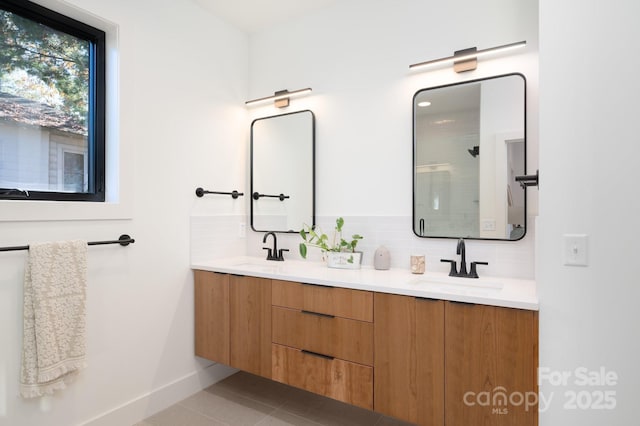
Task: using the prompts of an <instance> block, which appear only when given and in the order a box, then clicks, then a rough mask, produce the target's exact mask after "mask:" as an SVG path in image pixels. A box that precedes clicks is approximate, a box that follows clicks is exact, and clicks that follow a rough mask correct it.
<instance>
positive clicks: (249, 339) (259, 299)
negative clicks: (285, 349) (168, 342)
mask: <svg viewBox="0 0 640 426" xmlns="http://www.w3.org/2000/svg"><path fill="white" fill-rule="evenodd" d="M195 353H196V355H197V356H200V357H202V358H206V359H210V360H212V361H216V362H219V363H222V364H226V365H229V366H231V367H234V368H238V369H240V370H244V371H247V372H250V373H253V374H257V375H260V376H263V377H267V378H270V377H271V280H268V279H263V278H255V277H245V276H236V275H228V274H220V273H215V272H206V271H195Z"/></svg>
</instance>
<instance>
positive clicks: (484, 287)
mask: <svg viewBox="0 0 640 426" xmlns="http://www.w3.org/2000/svg"><path fill="white" fill-rule="evenodd" d="M411 283H412V284H415V285H418V286H420V287H424V288H425V289H426V290H432V291H437V292H440V293H449V294H461V295H470V296H490V295H492V294H497V293H499V292H500V291H502V287H503V284H502V283H499V282H493V281H484V280H481V281H480V280H477V279H475V278H457V277H448V278H418V279H415V280H413V281H412V282H411Z"/></svg>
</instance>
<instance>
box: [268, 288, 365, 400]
mask: <svg viewBox="0 0 640 426" xmlns="http://www.w3.org/2000/svg"><path fill="white" fill-rule="evenodd" d="M272 303H273V306H272V342H273V344H272V374H273V376H272V378H273V380H276V381H279V382H282V383H286V384H288V385H291V386H295V387H298V388H301V389H306V390H308V391H310V392H314V393H317V394H320V395H324V396H328V397H330V398H334V399H337V400H339V401H343V402H347V403H349V404H352V405H356V406H359V407H363V408H367V409H370V410H371V409H373V293H371V292H369V291H360V290H350V289H345V288H338V287H327V286H317V285H310V284H302V283H295V282H288V281H278V280H273V281H272Z"/></svg>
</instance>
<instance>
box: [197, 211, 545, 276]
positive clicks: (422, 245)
mask: <svg viewBox="0 0 640 426" xmlns="http://www.w3.org/2000/svg"><path fill="white" fill-rule="evenodd" d="M344 219H345V225H344V229H343V233H344V234H345V235H346V236H348V237H350V236H351V235H352V234H356V233H357V234H360V235H362V236H364V239H363V240H361V241H360V242H359V244H358V249H359V250H361V251H362V252H363V254H364V255H363V261H362V263H363V265H368V266H370V265H373V255H374V253H375V250H376V249H377V248H378V247H379V246H381V245H384V246H385V247H387V248H388V249H389V251H390V253H391V266H392V267H394V268H409V258H410V256H411V255H412V254H424V255H425V259H426V269H427V270H431V271H442V272H447V271H448V270H449V266H448V265H447V264H444V263H442V262H440V259H456V258H457V255H456V241H457V240H456V239H447V238H419V237H417V236H416V235H414V233H413V231H412V227H411V220H412V219H411V217H410V216H393V217H390V216H345V217H344ZM335 220H336V218H335V217H333V216H332V217H317V218H316V222H317V224H318V226H320V227H321V228H322V230H323V231H324V232H325V233H326V234H328V235H329V236H331V233H332V232H333V228H334V226H335ZM240 223H248V218H247V217H246V216H244V215H229V216H210V217H202V216H199V217H191V260H192V262H195V261H202V260H206V259H212V258H219V257H226V256H240V255H249V256H259V257H261V256H264V253H265V252H264V251H263V250H262V247H263V246H264V244H263V243H262V238H263V236H264V233H257V232H254V231H252V230H251V229H250V227H249V226H247V232H246V238H240V237H239V236H238V227H239V225H240ZM534 225H535V221H534V220H529V222H528V231H527V235H526V236H525V238H523V239H522V240H520V241H513V242H511V241H489V240H466V254H467V263H470V262H471V261H474V260H477V261H483V262H489V265H487V266H480V267H479V268H478V273H479V274H480V275H483V274H484V275H486V276H504V277H512V278H523V279H533V278H534V277H535V269H534V268H535V257H534V256H535V250H534V241H535V237H534V236H535V229H534ZM277 236H278V247H280V248H287V249H289V252H288V253H285V259H300V254H299V253H298V245H299V244H300V242H301V238H300V236H299V235H298V234H297V233H291V234H284V233H278V234H277ZM271 244H272V242H271V240H269V245H271ZM307 258H308V259H309V260H314V261H319V260H320V259H321V253H320V251H319V250H318V249H315V248H311V249H310V250H309V254H308V256H307Z"/></svg>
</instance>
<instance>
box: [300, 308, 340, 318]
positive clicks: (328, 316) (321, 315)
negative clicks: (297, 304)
mask: <svg viewBox="0 0 640 426" xmlns="http://www.w3.org/2000/svg"><path fill="white" fill-rule="evenodd" d="M300 312H301V313H303V314H307V315H315V316H318V317H323V318H335V317H336V316H335V315H329V314H321V313H320V312H313V311H305V310H304V309H303V310H301V311H300Z"/></svg>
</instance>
